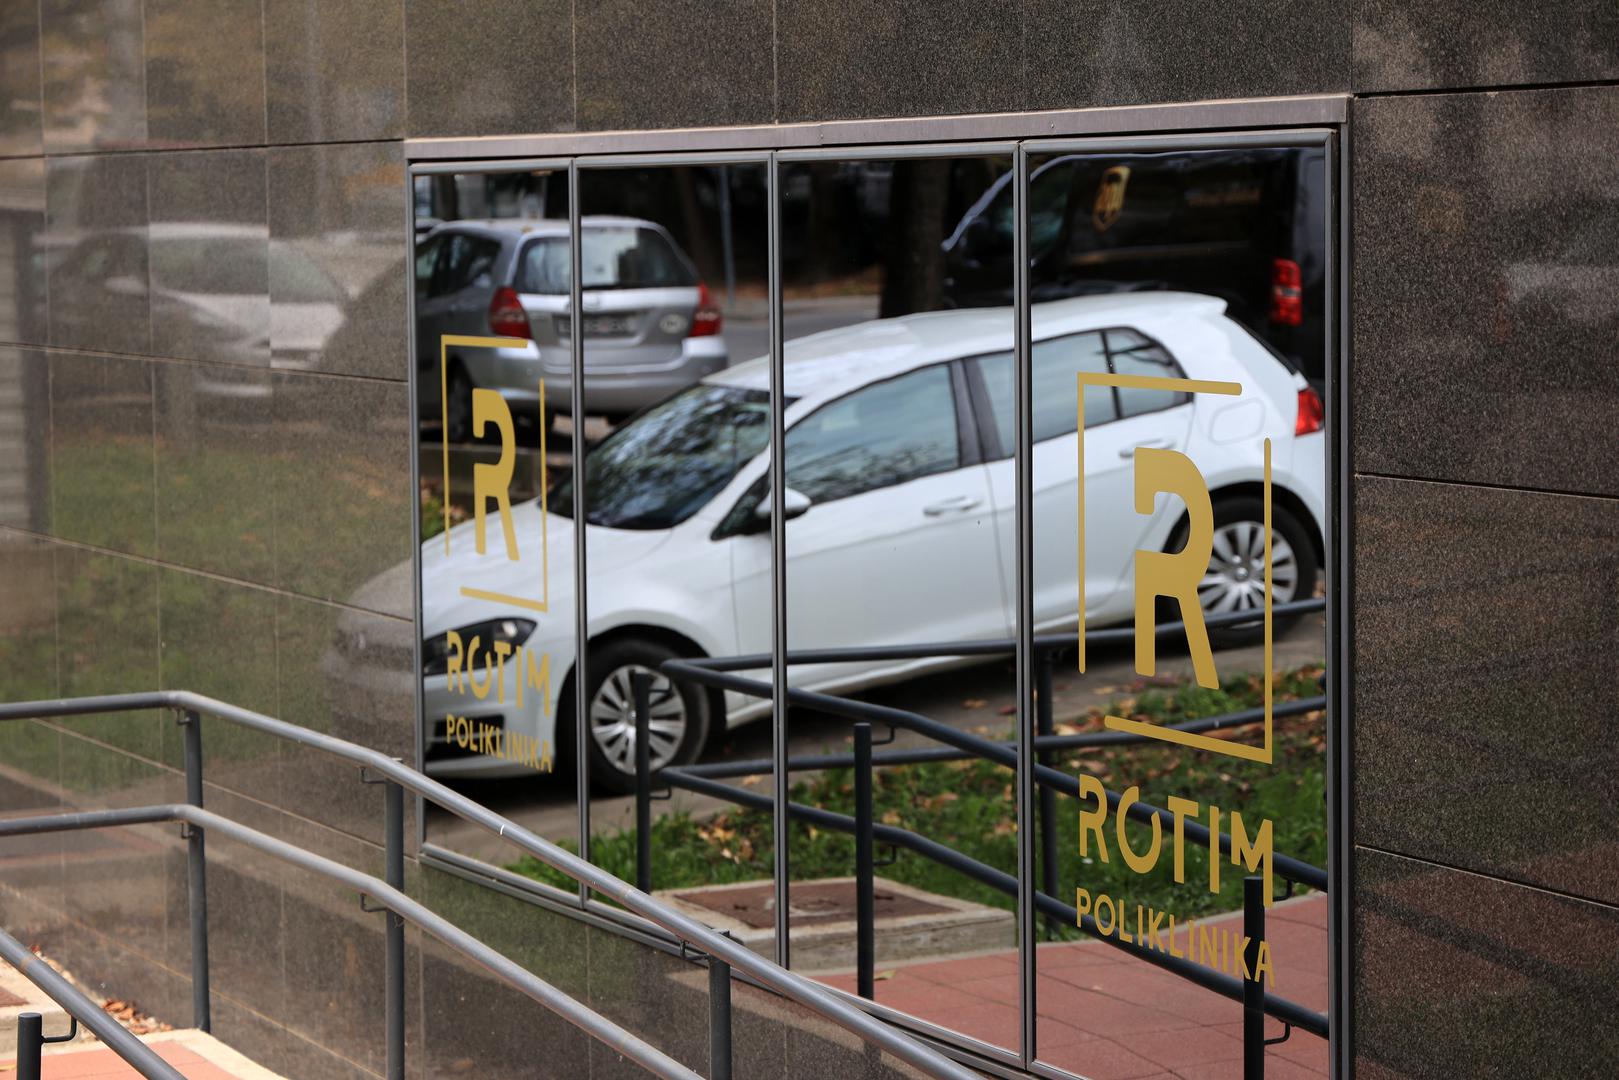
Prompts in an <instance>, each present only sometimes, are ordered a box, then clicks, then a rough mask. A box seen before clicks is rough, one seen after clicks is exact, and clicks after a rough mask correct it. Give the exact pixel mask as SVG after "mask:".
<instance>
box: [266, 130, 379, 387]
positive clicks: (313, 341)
mask: <svg viewBox="0 0 1619 1080" xmlns="http://www.w3.org/2000/svg"><path fill="white" fill-rule="evenodd" d="M269 157H270V168H269V202H270V279H269V280H270V354H271V363H272V365H273V366H274V367H277V368H285V369H287V370H296V371H322V372H327V373H329V374H342V375H368V376H373V377H375V378H379V379H398V380H403V379H404V378H405V377H406V376H407V375H408V374H409V373H408V371H407V365H408V362H409V358H408V356H407V351H408V346H407V339H408V334H407V328H406V316H405V290H406V278H405V265H404V262H405V260H404V254H405V253H404V249H403V247H402V245H401V244H400V229H401V228H402V227H403V222H404V219H405V162H404V152H403V151H402V150H401V149H400V147H399V145H398V144H397V143H357V144H352V145H343V146H297V147H278V148H275V149H272V150H271V151H270V155H269Z"/></svg>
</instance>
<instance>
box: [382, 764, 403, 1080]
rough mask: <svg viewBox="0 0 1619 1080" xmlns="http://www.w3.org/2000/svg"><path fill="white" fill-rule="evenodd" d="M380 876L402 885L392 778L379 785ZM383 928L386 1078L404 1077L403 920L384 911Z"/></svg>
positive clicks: (397, 799)
mask: <svg viewBox="0 0 1619 1080" xmlns="http://www.w3.org/2000/svg"><path fill="white" fill-rule="evenodd" d="M382 794H383V803H382V808H383V810H382V821H383V824H382V831H383V844H384V849H383V880H385V881H386V882H387V883H388V884H389V885H392V886H393V887H394V888H396V889H398V890H400V891H401V892H403V891H404V888H405V789H404V788H402V787H400V786H399V785H398V784H396V783H394V782H393V781H392V780H388V781H385V786H384V787H383V789H382ZM383 918H384V919H386V920H387V922H386V923H385V924H384V925H385V926H386V927H387V929H386V931H385V933H384V936H385V938H386V939H387V950H388V952H387V967H386V971H385V974H384V978H385V979H386V980H387V986H386V993H385V1000H386V1008H387V1011H388V1017H387V1035H388V1050H387V1072H386V1073H385V1074H384V1075H386V1076H387V1078H388V1080H405V920H404V919H403V918H402V917H401V916H400V915H398V914H397V913H395V912H393V911H391V910H390V911H385V912H384V913H383Z"/></svg>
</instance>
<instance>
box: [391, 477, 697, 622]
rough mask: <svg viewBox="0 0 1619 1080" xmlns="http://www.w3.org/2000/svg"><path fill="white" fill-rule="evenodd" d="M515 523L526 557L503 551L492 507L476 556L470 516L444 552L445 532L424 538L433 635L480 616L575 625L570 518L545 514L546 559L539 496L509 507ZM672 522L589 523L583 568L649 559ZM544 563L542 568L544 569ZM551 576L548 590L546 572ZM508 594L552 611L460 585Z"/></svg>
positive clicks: (606, 569)
mask: <svg viewBox="0 0 1619 1080" xmlns="http://www.w3.org/2000/svg"><path fill="white" fill-rule="evenodd" d="M512 525H513V528H514V530H515V532H516V534H517V547H518V552H519V553H520V554H521V556H522V561H521V562H513V561H511V560H509V559H507V558H506V557H505V556H506V539H505V536H504V534H503V532H502V530H501V526H500V516H499V515H498V514H497V513H496V512H495V511H494V507H492V506H491V507H490V512H489V516H488V520H487V523H486V525H485V528H486V530H487V533H488V535H487V538H486V542H487V550H486V552H485V553H484V554H482V555H479V554H478V553H477V549H476V547H475V540H474V536H475V529H476V525H475V522H473V521H465V522H462V523H461V524H460V525H457V526H456V527H455V528H453V529H451V530H450V543H449V547H450V552H449V554H447V555H446V554H445V543H444V537H443V536H442V535H440V536H435V537H433V538H432V539H430V540H426V541H424V542H423V543H422V634H423V636H424V637H432V636H433V635H435V634H440V633H443V632H444V631H446V630H452V629H455V628H456V627H459V626H466V625H469V624H471V623H477V622H482V621H484V620H486V619H492V618H496V617H498V616H501V615H520V616H522V617H524V618H538V619H539V620H540V621H541V622H546V621H548V617H549V620H559V619H560V620H563V621H565V622H566V623H567V628H568V630H569V631H570V632H571V630H572V627H573V522H572V521H571V520H570V519H568V518H565V517H562V516H561V515H559V514H548V515H546V530H545V538H546V550H545V552H544V559H543V560H542V558H541V552H542V549H541V542H540V537H541V532H540V507H539V503H538V501H530V502H526V503H522V504H520V505H518V506H516V507H514V508H513V509H512ZM671 535H672V534H671V531H670V530H668V529H608V528H602V527H600V526H594V525H592V526H588V527H587V528H586V530H585V543H586V545H587V548H586V555H585V558H586V568H587V570H588V572H589V574H590V576H591V577H597V576H599V575H603V574H610V573H614V572H615V571H618V570H620V569H623V568H625V567H627V566H630V565H631V564H633V563H635V562H637V561H639V560H642V559H645V558H647V557H648V556H650V555H651V554H652V553H653V552H654V551H656V550H657V549H658V548H660V547H662V546H663V545H664V544H665V543H667V542H668V540H669V537H670V536H671ZM542 566H543V567H544V573H543V575H542ZM547 578H548V579H549V591H547V588H546V585H547V582H546V579H547ZM468 588H470V589H477V590H481V591H483V592H492V593H503V594H506V595H510V596H518V597H522V598H524V599H532V600H541V599H544V600H546V601H547V605H548V607H549V609H550V610H549V611H548V612H546V613H543V614H541V613H536V612H534V611H532V610H529V609H525V608H522V607H518V606H516V605H512V604H501V603H499V602H496V601H492V600H486V599H481V598H473V597H468V596H465V595H463V593H462V589H468Z"/></svg>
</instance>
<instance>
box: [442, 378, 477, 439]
mask: <svg viewBox="0 0 1619 1080" xmlns="http://www.w3.org/2000/svg"><path fill="white" fill-rule="evenodd" d="M445 382H446V385H445V392H444V398H445V400H444V441H445V442H447V443H452V444H453V443H464V442H471V441H472V378H471V377H470V376H469V375H468V374H467V369H466V368H464V367H462V366H461V362H460V361H459V360H458V361H456V362H455V363H453V364H451V365H450V371H449V374H448V375H446V376H445Z"/></svg>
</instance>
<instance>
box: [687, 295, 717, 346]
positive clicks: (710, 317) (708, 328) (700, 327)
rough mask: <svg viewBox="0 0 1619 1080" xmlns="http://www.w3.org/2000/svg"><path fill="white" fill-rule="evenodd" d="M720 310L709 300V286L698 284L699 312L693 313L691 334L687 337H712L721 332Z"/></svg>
mask: <svg viewBox="0 0 1619 1080" xmlns="http://www.w3.org/2000/svg"><path fill="white" fill-rule="evenodd" d="M720 322H721V319H720V309H719V308H717V307H715V306H714V301H713V300H711V299H710V298H709V295H708V286H707V285H705V284H703V283H702V282H701V281H699V282H698V283H697V310H696V311H694V312H692V316H691V333H689V334H687V335H686V336H687V337H710V336H712V335H714V334H717V333H719V332H720Z"/></svg>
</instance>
